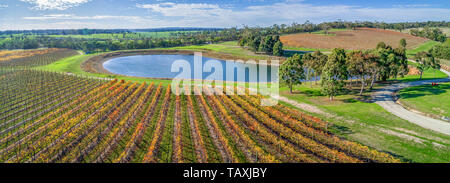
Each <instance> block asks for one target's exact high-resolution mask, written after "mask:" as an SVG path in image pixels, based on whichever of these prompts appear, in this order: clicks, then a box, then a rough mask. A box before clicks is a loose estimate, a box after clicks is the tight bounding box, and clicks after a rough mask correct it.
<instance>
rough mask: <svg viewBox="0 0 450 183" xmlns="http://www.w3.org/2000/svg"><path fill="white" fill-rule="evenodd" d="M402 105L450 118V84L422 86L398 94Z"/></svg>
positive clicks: (406, 89)
mask: <svg viewBox="0 0 450 183" xmlns="http://www.w3.org/2000/svg"><path fill="white" fill-rule="evenodd" d="M398 95H399V99H400V101H401V102H402V104H404V105H406V106H408V107H411V108H413V109H416V110H418V111H421V112H425V113H429V114H434V115H438V116H447V117H448V116H450V83H442V84H439V85H438V86H430V85H422V86H416V87H411V88H405V89H402V90H400V91H399V92H398Z"/></svg>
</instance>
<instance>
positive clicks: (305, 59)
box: [279, 39, 440, 100]
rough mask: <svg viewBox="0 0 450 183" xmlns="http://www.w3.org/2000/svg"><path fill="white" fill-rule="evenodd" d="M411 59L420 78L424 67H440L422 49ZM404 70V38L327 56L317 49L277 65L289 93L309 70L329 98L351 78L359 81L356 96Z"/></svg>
mask: <svg viewBox="0 0 450 183" xmlns="http://www.w3.org/2000/svg"><path fill="white" fill-rule="evenodd" d="M415 59H416V61H417V64H418V66H417V68H418V69H419V71H420V72H421V74H420V75H421V78H422V73H423V71H424V70H426V69H427V68H430V67H432V68H439V67H440V65H439V61H438V60H437V59H434V58H433V56H432V55H431V54H429V53H426V52H420V53H418V54H417V55H416V57H415ZM310 71H312V72H310ZM408 72H409V68H408V61H407V57H406V41H405V40H404V39H402V40H401V41H400V43H399V46H398V47H397V48H393V47H392V46H390V45H386V44H385V43H384V42H380V43H378V45H377V47H376V48H375V49H372V50H353V51H346V50H344V49H341V48H335V49H333V50H332V52H331V54H330V55H325V54H323V53H321V52H320V51H316V52H314V53H307V54H304V55H299V54H295V55H294V56H292V57H289V58H288V59H287V60H286V61H285V62H284V63H283V64H282V65H281V66H280V68H279V73H280V82H282V83H284V84H286V85H287V86H288V87H289V90H290V92H291V93H292V92H293V87H294V86H295V85H298V84H302V82H303V81H305V79H307V78H308V73H312V74H313V75H314V80H315V81H316V82H317V80H319V81H320V84H321V86H322V93H323V94H325V95H327V96H329V97H330V100H333V97H334V96H336V95H338V94H339V93H340V92H342V91H343V89H344V86H345V85H349V86H350V87H351V85H352V84H353V80H356V82H359V84H360V91H359V95H362V94H363V92H364V91H365V90H366V88H369V89H370V90H372V89H373V86H374V83H375V82H376V81H386V80H387V79H389V78H397V77H398V76H400V77H404V76H405V75H406V74H407V73H408ZM318 77H319V78H318ZM348 80H350V82H348Z"/></svg>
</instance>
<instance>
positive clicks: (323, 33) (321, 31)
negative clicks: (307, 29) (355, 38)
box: [311, 29, 350, 36]
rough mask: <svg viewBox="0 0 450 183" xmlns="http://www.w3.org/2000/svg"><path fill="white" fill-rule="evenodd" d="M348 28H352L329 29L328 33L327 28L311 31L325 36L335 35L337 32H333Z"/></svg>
mask: <svg viewBox="0 0 450 183" xmlns="http://www.w3.org/2000/svg"><path fill="white" fill-rule="evenodd" d="M346 30H350V29H330V30H328V34H326V33H325V30H320V31H315V32H311V34H319V35H324V36H335V35H336V34H333V33H332V32H338V31H346Z"/></svg>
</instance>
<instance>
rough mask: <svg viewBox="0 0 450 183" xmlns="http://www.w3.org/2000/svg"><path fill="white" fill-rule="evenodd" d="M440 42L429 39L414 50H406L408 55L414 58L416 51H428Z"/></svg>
mask: <svg viewBox="0 0 450 183" xmlns="http://www.w3.org/2000/svg"><path fill="white" fill-rule="evenodd" d="M438 44H439V42H437V41H427V42H425V43H423V44H421V45H419V46H418V47H416V48H414V49H412V50H406V55H407V56H408V58H410V59H412V58H413V57H414V55H415V54H416V53H419V52H421V51H426V52H428V50H430V49H431V48H433V46H435V45H438Z"/></svg>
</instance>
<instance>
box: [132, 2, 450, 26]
mask: <svg viewBox="0 0 450 183" xmlns="http://www.w3.org/2000/svg"><path fill="white" fill-rule="evenodd" d="M137 7H138V8H145V9H148V10H149V11H150V12H152V13H158V14H160V15H162V16H163V17H161V19H170V20H175V19H176V18H181V19H183V20H184V21H185V23H184V26H219V27H230V26H239V25H242V24H247V25H251V26H267V25H273V24H275V23H277V24H281V23H292V22H304V21H306V20H311V21H313V22H324V21H335V20H337V19H342V20H348V21H355V20H359V21H363V20H369V21H387V22H395V21H425V20H442V19H443V17H450V10H449V9H443V8H430V7H427V5H416V6H413V5H408V6H406V7H394V8H365V7H358V6H347V5H320V6H316V5H311V4H306V3H302V2H301V0H286V1H285V2H283V3H274V4H269V5H258V6H248V7H246V8H244V9H241V10H234V9H231V8H226V7H224V6H219V5H216V4H199V3H193V4H186V3H180V4H177V3H168V2H165V3H159V4H138V5H137ZM150 16H152V15H150ZM152 17H153V16H152ZM187 24H188V25H187ZM174 26H179V25H174Z"/></svg>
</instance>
